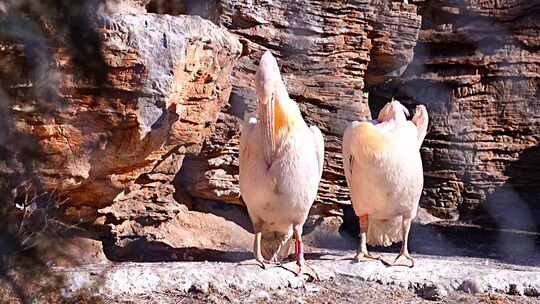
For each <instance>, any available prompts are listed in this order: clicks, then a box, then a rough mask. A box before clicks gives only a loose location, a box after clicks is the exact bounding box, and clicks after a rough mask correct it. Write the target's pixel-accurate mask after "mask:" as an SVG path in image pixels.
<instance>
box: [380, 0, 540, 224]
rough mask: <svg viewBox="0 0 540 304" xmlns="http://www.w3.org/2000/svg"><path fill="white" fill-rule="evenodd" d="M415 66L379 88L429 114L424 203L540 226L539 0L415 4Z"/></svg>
mask: <svg viewBox="0 0 540 304" xmlns="http://www.w3.org/2000/svg"><path fill="white" fill-rule="evenodd" d="M417 4H418V5H419V12H420V14H421V15H422V18H423V25H422V30H421V31H420V35H419V39H418V44H417V46H416V48H415V51H414V60H413V62H412V63H411V64H410V65H409V66H408V68H407V71H406V72H405V73H404V75H403V76H402V77H401V78H400V79H398V80H397V81H396V82H394V83H392V84H389V85H386V87H385V86H382V87H380V88H373V89H372V90H371V92H372V93H373V94H372V96H373V97H374V98H373V103H372V106H373V108H374V109H378V108H379V107H380V106H381V105H382V103H383V102H384V100H385V98H379V99H378V98H377V97H376V96H375V95H376V94H377V93H379V94H380V95H385V96H390V95H395V96H396V97H397V98H398V99H400V100H402V101H405V102H408V103H409V104H410V105H414V104H415V103H423V104H426V105H427V108H428V109H429V113H430V115H431V117H430V118H431V123H430V129H429V133H428V136H427V140H426V141H425V143H424V147H423V148H422V156H423V160H424V167H425V177H426V178H425V190H424V195H423V199H422V206H424V207H426V208H427V209H428V210H430V212H432V213H433V214H435V215H437V216H439V217H444V218H452V219H456V218H459V219H460V220H467V221H468V220H473V221H476V222H478V223H481V224H486V225H487V224H489V225H496V226H500V227H507V228H509V227H511V228H519V229H528V230H537V231H538V230H539V229H540V188H539V186H540V174H539V173H538V172H540V170H539V169H540V148H539V141H540V102H539V97H540V22H539V20H540V3H539V2H538V1H460V2H456V1H418V2H417Z"/></svg>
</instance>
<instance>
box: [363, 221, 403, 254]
mask: <svg viewBox="0 0 540 304" xmlns="http://www.w3.org/2000/svg"><path fill="white" fill-rule="evenodd" d="M401 223H402V217H401V216H398V217H396V218H393V219H384V220H381V219H374V218H371V217H370V218H369V222H368V231H367V242H368V244H370V245H375V246H385V247H386V246H390V245H392V243H395V242H400V241H402V240H403V236H402V231H401V229H402V226H401Z"/></svg>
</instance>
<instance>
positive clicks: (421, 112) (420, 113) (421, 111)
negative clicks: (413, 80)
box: [411, 105, 429, 148]
mask: <svg viewBox="0 0 540 304" xmlns="http://www.w3.org/2000/svg"><path fill="white" fill-rule="evenodd" d="M411 121H412V122H413V123H414V125H415V126H416V129H417V133H418V135H417V139H418V148H420V146H421V145H422V142H423V141H424V138H425V137H426V134H427V128H428V123H429V117H428V112H427V110H426V107H425V106H424V105H418V106H416V110H415V112H414V116H413V118H412V119H411Z"/></svg>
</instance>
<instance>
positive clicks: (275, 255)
mask: <svg viewBox="0 0 540 304" xmlns="http://www.w3.org/2000/svg"><path fill="white" fill-rule="evenodd" d="M291 245H292V229H291V231H289V232H287V233H283V232H276V231H271V232H263V233H262V239H261V252H262V255H263V257H264V258H265V259H267V260H269V261H272V262H281V261H283V260H284V259H285V258H286V257H288V256H289V253H290V251H291V247H292V246H291Z"/></svg>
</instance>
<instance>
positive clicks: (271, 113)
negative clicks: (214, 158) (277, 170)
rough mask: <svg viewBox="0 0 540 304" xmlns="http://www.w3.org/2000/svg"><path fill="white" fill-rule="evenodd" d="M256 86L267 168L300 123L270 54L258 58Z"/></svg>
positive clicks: (294, 106)
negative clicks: (259, 59)
mask: <svg viewBox="0 0 540 304" xmlns="http://www.w3.org/2000/svg"><path fill="white" fill-rule="evenodd" d="M255 85H256V89H257V98H258V101H259V120H260V121H261V127H262V131H263V132H262V133H263V134H262V135H263V137H264V138H263V144H264V154H265V158H266V161H267V163H268V164H269V165H270V164H271V163H272V160H273V158H274V154H275V153H276V151H277V149H278V148H279V147H280V146H281V143H282V142H283V141H284V140H287V139H288V138H289V136H290V135H291V134H292V133H293V132H294V130H295V128H296V126H297V125H298V124H299V122H300V121H301V120H302V115H301V114H300V110H299V109H298V106H297V105H296V103H295V102H294V101H292V100H291V99H290V98H289V94H288V93H287V88H286V87H285V84H283V80H282V79H281V75H280V73H279V67H278V65H277V62H276V59H275V58H274V57H273V56H272V53H270V52H269V51H266V52H265V53H264V54H263V56H262V57H261V61H260V62H259V69H258V71H257V74H256V75H255Z"/></svg>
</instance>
